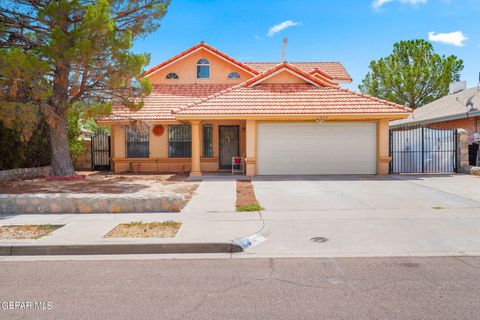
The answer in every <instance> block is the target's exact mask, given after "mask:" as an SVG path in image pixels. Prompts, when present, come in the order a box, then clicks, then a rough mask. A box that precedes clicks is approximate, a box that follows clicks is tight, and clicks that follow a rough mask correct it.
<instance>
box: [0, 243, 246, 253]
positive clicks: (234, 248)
mask: <svg viewBox="0 0 480 320" xmlns="http://www.w3.org/2000/svg"><path fill="white" fill-rule="evenodd" d="M242 251H243V249H242V248H241V247H240V246H238V245H236V244H233V243H228V242H224V243H221V242H220V243H136V244H124V243H122V244H111V243H108V244H80V245H75V244H73V245H23V244H14V245H8V246H6V245H0V256H39V255H54V256H56V255H99V254H168V253H170V254H172V253H234V252H242Z"/></svg>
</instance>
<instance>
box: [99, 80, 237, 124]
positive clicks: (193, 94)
mask: <svg viewBox="0 0 480 320" xmlns="http://www.w3.org/2000/svg"><path fill="white" fill-rule="evenodd" d="M229 87H231V85H229V84H165V85H154V86H153V90H152V93H151V94H150V95H149V96H148V97H146V98H145V99H144V107H143V108H142V109H140V110H139V111H131V110H129V109H128V108H125V107H121V106H116V107H113V110H112V114H111V115H110V116H108V117H105V118H103V119H100V120H98V122H109V121H122V120H127V121H128V120H175V117H174V115H172V111H176V110H179V109H180V108H181V107H185V106H187V105H189V104H191V103H193V102H195V101H197V100H199V99H201V98H205V97H208V96H211V95H213V94H215V93H217V92H220V91H222V90H225V89H227V88H229Z"/></svg>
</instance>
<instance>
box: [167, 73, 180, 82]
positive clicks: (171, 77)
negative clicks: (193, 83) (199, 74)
mask: <svg viewBox="0 0 480 320" xmlns="http://www.w3.org/2000/svg"><path fill="white" fill-rule="evenodd" d="M165 79H168V80H178V79H179V78H178V74H176V73H175V72H170V73H169V74H167V76H166V77H165Z"/></svg>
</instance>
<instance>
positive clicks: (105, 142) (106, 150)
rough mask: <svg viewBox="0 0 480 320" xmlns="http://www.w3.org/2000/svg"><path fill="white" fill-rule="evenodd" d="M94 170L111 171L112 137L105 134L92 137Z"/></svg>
mask: <svg viewBox="0 0 480 320" xmlns="http://www.w3.org/2000/svg"><path fill="white" fill-rule="evenodd" d="M92 170H94V171H110V136H109V135H107V134H105V133H99V134H96V135H94V136H93V137H92Z"/></svg>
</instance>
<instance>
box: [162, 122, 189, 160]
mask: <svg viewBox="0 0 480 320" xmlns="http://www.w3.org/2000/svg"><path fill="white" fill-rule="evenodd" d="M177 128H182V129H186V128H188V130H187V131H186V132H180V133H173V130H174V129H177ZM173 136H175V140H172V138H173ZM167 138H168V157H169V158H191V157H192V126H190V125H183V124H173V125H169V126H168V137H167ZM179 145H182V148H185V146H187V147H186V149H183V151H181V152H179V150H181V149H178V146H179Z"/></svg>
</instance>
